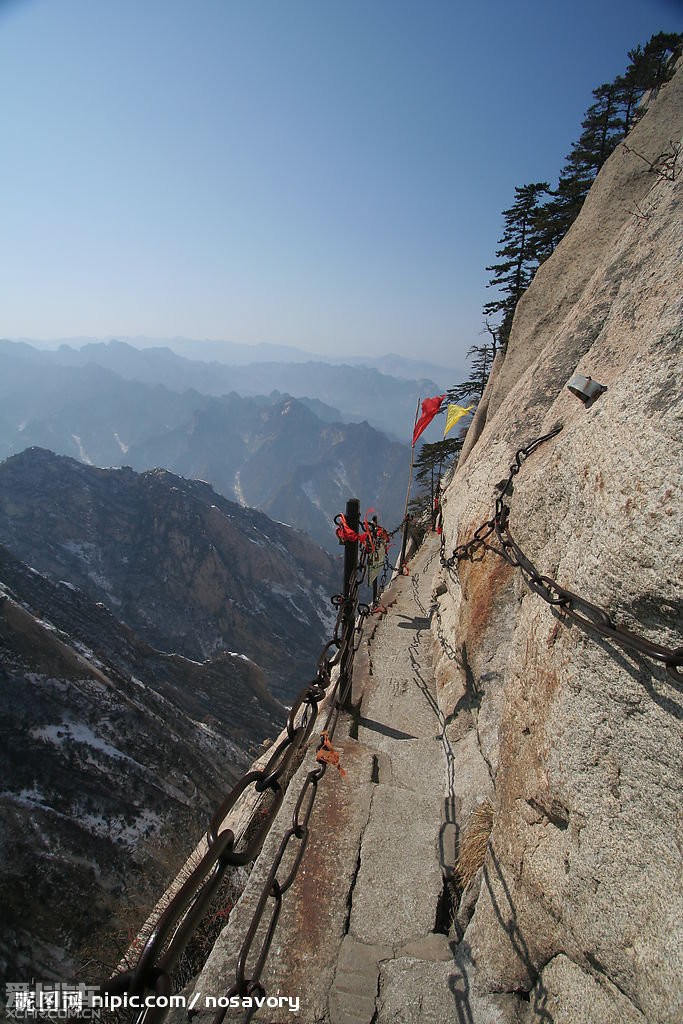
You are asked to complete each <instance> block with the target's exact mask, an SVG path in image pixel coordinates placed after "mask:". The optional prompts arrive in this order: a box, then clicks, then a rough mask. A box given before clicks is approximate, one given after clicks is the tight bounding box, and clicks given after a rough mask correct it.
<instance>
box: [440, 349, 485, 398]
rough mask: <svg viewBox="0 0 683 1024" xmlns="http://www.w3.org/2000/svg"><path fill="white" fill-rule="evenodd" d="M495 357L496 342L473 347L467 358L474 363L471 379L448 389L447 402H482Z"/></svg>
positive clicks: (471, 368) (472, 364) (471, 369)
mask: <svg viewBox="0 0 683 1024" xmlns="http://www.w3.org/2000/svg"><path fill="white" fill-rule="evenodd" d="M495 355H496V347H495V343H494V342H491V344H484V345H472V347H471V348H470V349H469V351H468V353H467V358H468V359H470V360H471V361H472V362H471V367H470V374H469V377H468V378H467V380H464V381H461V383H459V384H454V385H453V386H452V387H450V388H449V389H448V392H447V394H446V398H447V400H448V401H449V402H462V401H463V400H464V399H467V400H468V401H476V402H479V401H481V396H482V395H483V393H484V388H485V387H486V382H487V380H488V379H489V374H490V373H491V367H492V366H493V360H494V358H495Z"/></svg>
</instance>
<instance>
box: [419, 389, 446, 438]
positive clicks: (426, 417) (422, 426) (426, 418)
mask: <svg viewBox="0 0 683 1024" xmlns="http://www.w3.org/2000/svg"><path fill="white" fill-rule="evenodd" d="M445 397H446V396H445V395H435V396H434V398H425V400H424V402H423V403H422V415H421V416H420V418H419V420H418V421H417V423H416V424H415V430H414V431H413V448H414V447H415V442H416V441H417V439H418V437H419V436H420V434H421V433H422V431H423V430H426V429H427V427H428V426H429V424H430V423H431V422H432V420H433V419H434V417H435V416H436V414H437V412H438V411H439V409H440V408H441V403H442V402H443V400H444V398H445Z"/></svg>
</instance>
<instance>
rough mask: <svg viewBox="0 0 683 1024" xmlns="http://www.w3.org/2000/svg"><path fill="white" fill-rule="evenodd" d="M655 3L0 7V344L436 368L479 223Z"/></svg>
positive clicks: (396, 1)
mask: <svg viewBox="0 0 683 1024" xmlns="http://www.w3.org/2000/svg"><path fill="white" fill-rule="evenodd" d="M660 30H666V31H682V30H683V5H682V3H681V0H572V2H571V3H569V2H567V0H514V2H511V0H487V2H481V3H477V2H472V0H469V2H467V3H464V2H461V0H108V2H105V0H0V97H1V99H0V138H1V139H2V159H0V193H1V194H2V197H3V205H2V218H1V221H0V224H1V228H0V230H1V232H2V238H1V252H2V255H1V256H0V336H4V337H18V336H27V337H35V338H54V337H60V336H69V335H93V336H103V335H107V334H118V335H122V336H123V335H136V334H146V335H151V336H155V337H162V336H171V335H185V336H188V337H194V338H221V339H229V340H232V341H241V342H259V341H269V342H280V343H284V344H291V345H297V346H300V347H302V348H305V349H309V350H311V351H319V352H332V351H340V352H343V351H347V352H349V353H350V354H360V353H362V352H364V351H368V350H371V351H373V352H376V353H382V352H387V351H394V352H399V353H401V354H403V355H411V354H416V353H417V354H418V355H420V356H422V357H429V358H431V359H432V360H434V361H439V362H443V363H446V364H451V365H459V364H462V361H463V359H462V357H463V353H464V352H465V351H466V350H467V348H468V347H469V346H470V345H471V344H473V343H476V342H477V341H478V340H479V337H480V335H479V332H480V330H481V327H482V317H481V307H482V304H483V302H484V301H486V300H487V298H489V297H490V295H491V292H490V291H487V290H486V287H485V285H486V281H487V278H488V275H487V274H486V272H485V269H484V268H485V266H486V265H487V264H488V263H491V262H492V260H493V259H494V255H495V249H496V243H497V240H498V238H499V237H500V234H501V231H502V219H501V211H502V210H503V209H504V208H505V207H507V206H509V205H510V203H511V200H512V198H513V190H514V187H515V185H521V184H524V183H526V182H528V181H538V180H543V179H550V180H551V181H556V179H557V174H558V172H559V170H560V167H561V165H562V162H563V159H564V157H565V155H566V154H567V153H568V151H569V148H570V145H571V142H572V141H573V140H574V139H575V138H576V137H577V136H578V134H579V131H580V121H581V118H582V116H583V113H584V112H585V109H586V107H587V106H588V105H589V104H590V102H591V101H592V97H591V90H592V89H593V88H594V87H595V86H597V85H599V84H600V83H602V82H604V81H609V80H610V79H612V78H614V76H615V75H617V74H618V73H620V72H621V71H623V70H624V68H625V66H626V61H627V51H628V50H629V49H630V48H632V47H634V46H635V45H637V44H638V43H644V42H646V41H647V39H648V38H649V37H650V35H652V34H653V33H654V32H657V31H660Z"/></svg>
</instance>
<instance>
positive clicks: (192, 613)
mask: <svg viewBox="0 0 683 1024" xmlns="http://www.w3.org/2000/svg"><path fill="white" fill-rule="evenodd" d="M302 408H303V407H302ZM340 585H341V579H340V565H339V560H338V559H337V560H335V559H332V558H331V557H330V556H329V555H327V554H326V553H325V552H324V551H323V550H322V549H321V548H319V547H318V546H317V545H315V544H313V543H312V542H311V540H310V538H309V537H307V536H306V535H305V534H303V533H300V532H299V531H296V530H293V529H291V528H289V527H287V526H284V525H282V524H279V523H274V522H272V521H271V520H269V519H268V517H267V516H265V515H264V514H262V513H260V512H257V511H255V510H253V509H245V508H242V507H241V506H240V505H238V504H235V503H233V502H229V501H227V500H226V499H225V498H222V497H220V496H219V495H218V494H216V492H215V491H213V490H212V488H211V487H210V486H209V485H208V484H206V483H202V482H200V481H189V480H184V479H182V478H180V477H177V476H174V475H173V474H171V473H168V472H167V471H166V470H154V471H150V472H147V473H144V474H138V473H135V472H134V471H133V470H132V469H130V468H126V469H118V470H114V469H98V468H95V467H93V466H87V465H84V464H83V463H81V462H78V461H76V460H74V459H70V458H68V457H65V456H58V455H55V454H53V453H52V452H49V451H46V450H44V449H39V448H30V449H27V450H25V451H24V452H22V453H20V454H18V455H15V456H13V457H11V458H9V459H7V460H5V461H4V462H3V463H0V771H1V773H2V784H1V785H0V849H1V850H2V853H3V857H2V864H3V866H2V868H0V904H1V905H2V907H3V916H2V922H1V924H0V965H1V966H2V969H3V973H5V975H6V977H28V978H30V977H38V978H43V979H46V980H47V979H52V978H58V979H62V980H63V979H64V978H65V977H69V976H73V970H74V968H75V967H76V966H77V963H78V960H79V958H83V957H86V956H87V955H88V951H90V954H91V955H95V956H96V957H97V958H99V959H102V958H104V959H105V960H107V959H109V960H110V961H111V960H113V961H114V962H115V960H116V957H117V955H118V954H120V952H121V949H122V948H123V947H125V945H126V934H127V929H128V928H130V927H131V926H134V925H137V924H140V923H141V920H142V919H144V917H145V915H146V913H147V911H148V910H149V907H150V904H151V903H153V902H154V900H155V898H156V897H158V896H159V895H160V893H161V892H163V890H164V888H165V886H166V884H167V882H168V879H169V877H172V876H173V875H175V873H176V872H177V870H178V868H179V866H180V864H181V863H182V862H183V861H184V859H185V857H186V856H187V854H188V853H189V851H190V850H191V849H192V848H193V846H194V844H195V843H196V841H197V840H198V838H199V836H200V834H201V832H202V831H203V830H204V829H205V828H206V825H207V821H208V819H209V816H210V814H211V812H212V811H213V809H214V808H215V806H216V805H217V804H218V802H219V800H220V799H221V798H222V797H223V796H224V795H225V794H226V792H227V791H229V789H230V788H231V786H232V784H233V782H234V781H235V779H236V778H237V777H238V776H239V775H240V774H242V772H243V771H244V770H245V769H246V767H247V766H248V764H249V763H250V761H251V759H252V757H253V755H254V753H255V750H256V747H257V745H258V744H260V743H261V741H263V740H264V739H265V738H267V737H270V736H273V735H275V734H276V733H277V731H278V730H279V728H281V727H282V725H283V724H284V721H285V715H286V711H285V708H284V707H283V705H282V704H281V703H280V702H279V700H278V699H276V697H279V698H280V700H281V701H283V702H287V703H291V699H292V696H293V695H294V694H296V693H298V691H299V690H300V689H301V688H302V687H303V686H304V685H305V684H306V683H307V682H309V681H310V680H311V679H312V678H314V677H315V669H316V662H317V658H318V656H319V654H320V651H321V649H322V646H323V643H324V642H325V641H326V640H327V639H329V636H330V633H331V622H332V621H333V619H334V614H335V613H334V609H333V607H332V604H331V601H330V597H331V595H332V594H334V593H336V592H338V591H339V589H340ZM273 694H275V695H276V696H273ZM130 892H134V893H135V901H136V902H135V904H134V905H130V904H129V903H127V902H125V900H124V897H125V894H126V893H130ZM65 908H67V911H68V928H65V921H66V920H67V918H66V917H65Z"/></svg>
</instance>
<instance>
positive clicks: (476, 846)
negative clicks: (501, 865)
mask: <svg viewBox="0 0 683 1024" xmlns="http://www.w3.org/2000/svg"><path fill="white" fill-rule="evenodd" d="M492 828H493V804H492V803H491V801H490V800H484V802H483V804H480V805H479V807H477V808H476V810H475V811H473V812H472V816H471V817H470V820H469V821H468V823H467V828H466V829H465V832H464V835H463V837H462V841H461V843H460V849H459V850H458V859H457V861H456V862H455V873H456V875H457V878H458V881H459V883H460V885H461V886H462V888H463V889H466V888H467V886H468V885H469V884H470V882H471V881H472V879H473V878H474V876H475V875H476V873H477V871H478V870H479V868H480V867H482V865H483V863H484V857H485V856H486V847H487V846H488V842H489V836H490V835H491V829H492Z"/></svg>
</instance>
